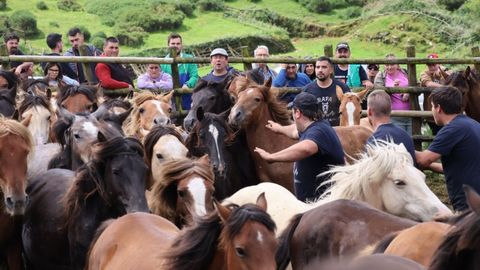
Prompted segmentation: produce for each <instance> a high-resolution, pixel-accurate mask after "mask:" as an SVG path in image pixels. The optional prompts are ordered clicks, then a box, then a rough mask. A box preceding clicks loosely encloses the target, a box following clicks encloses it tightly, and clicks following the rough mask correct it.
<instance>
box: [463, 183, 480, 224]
mask: <svg viewBox="0 0 480 270" xmlns="http://www.w3.org/2000/svg"><path fill="white" fill-rule="evenodd" d="M463 191H465V195H466V196H467V203H468V206H470V209H472V211H474V212H475V213H476V214H477V215H479V216H480V195H478V193H477V192H476V191H475V190H474V189H473V188H472V187H471V186H468V185H463Z"/></svg>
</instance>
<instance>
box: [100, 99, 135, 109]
mask: <svg viewBox="0 0 480 270" xmlns="http://www.w3.org/2000/svg"><path fill="white" fill-rule="evenodd" d="M102 105H103V106H104V107H105V108H106V109H107V110H109V109H111V108H114V107H120V108H122V109H125V110H127V111H128V110H129V109H130V108H131V107H132V104H131V103H130V102H128V101H126V100H123V99H118V98H111V99H107V100H105V102H103V103H102Z"/></svg>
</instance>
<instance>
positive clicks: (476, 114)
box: [427, 67, 480, 122]
mask: <svg viewBox="0 0 480 270" xmlns="http://www.w3.org/2000/svg"><path fill="white" fill-rule="evenodd" d="M445 84H446V85H449V86H454V87H456V88H458V89H459V90H460V91H461V92H462V95H463V109H464V110H465V113H466V114H467V115H468V116H470V117H471V118H473V119H475V120H477V121H479V122H480V106H479V105H478V104H479V102H480V75H479V74H478V70H475V69H470V67H467V68H466V69H465V71H457V72H454V73H452V74H451V75H450V76H448V78H447V80H446V81H445ZM427 103H428V105H429V106H428V108H431V105H430V102H427Z"/></svg>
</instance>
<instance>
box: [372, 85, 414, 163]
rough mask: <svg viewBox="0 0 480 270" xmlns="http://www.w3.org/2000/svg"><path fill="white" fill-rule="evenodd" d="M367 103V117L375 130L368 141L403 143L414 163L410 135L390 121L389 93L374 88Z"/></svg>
mask: <svg viewBox="0 0 480 270" xmlns="http://www.w3.org/2000/svg"><path fill="white" fill-rule="evenodd" d="M367 104H368V105H367V106H368V107H367V115H368V119H369V120H370V123H372V126H373V130H374V131H375V132H374V133H373V134H372V136H371V137H370V138H368V143H370V144H375V141H376V140H384V141H393V142H394V143H396V144H401V143H403V145H404V146H405V148H406V149H407V151H408V152H409V153H410V155H411V156H412V160H413V164H416V158H415V146H414V145H413V140H412V137H410V136H409V135H408V133H407V132H406V131H405V130H403V129H401V128H399V127H398V126H396V125H394V124H393V123H392V122H391V121H390V113H391V112H392V101H391V99H390V95H388V94H387V92H385V91H383V90H375V91H373V92H372V93H370V95H369V96H368V99H367Z"/></svg>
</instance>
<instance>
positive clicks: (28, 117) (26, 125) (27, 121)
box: [21, 114, 32, 127]
mask: <svg viewBox="0 0 480 270" xmlns="http://www.w3.org/2000/svg"><path fill="white" fill-rule="evenodd" d="M30 120H32V114H29V115H28V116H27V117H26V118H25V119H23V120H22V122H21V123H22V125H23V126H25V127H28V126H29V125H30Z"/></svg>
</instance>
